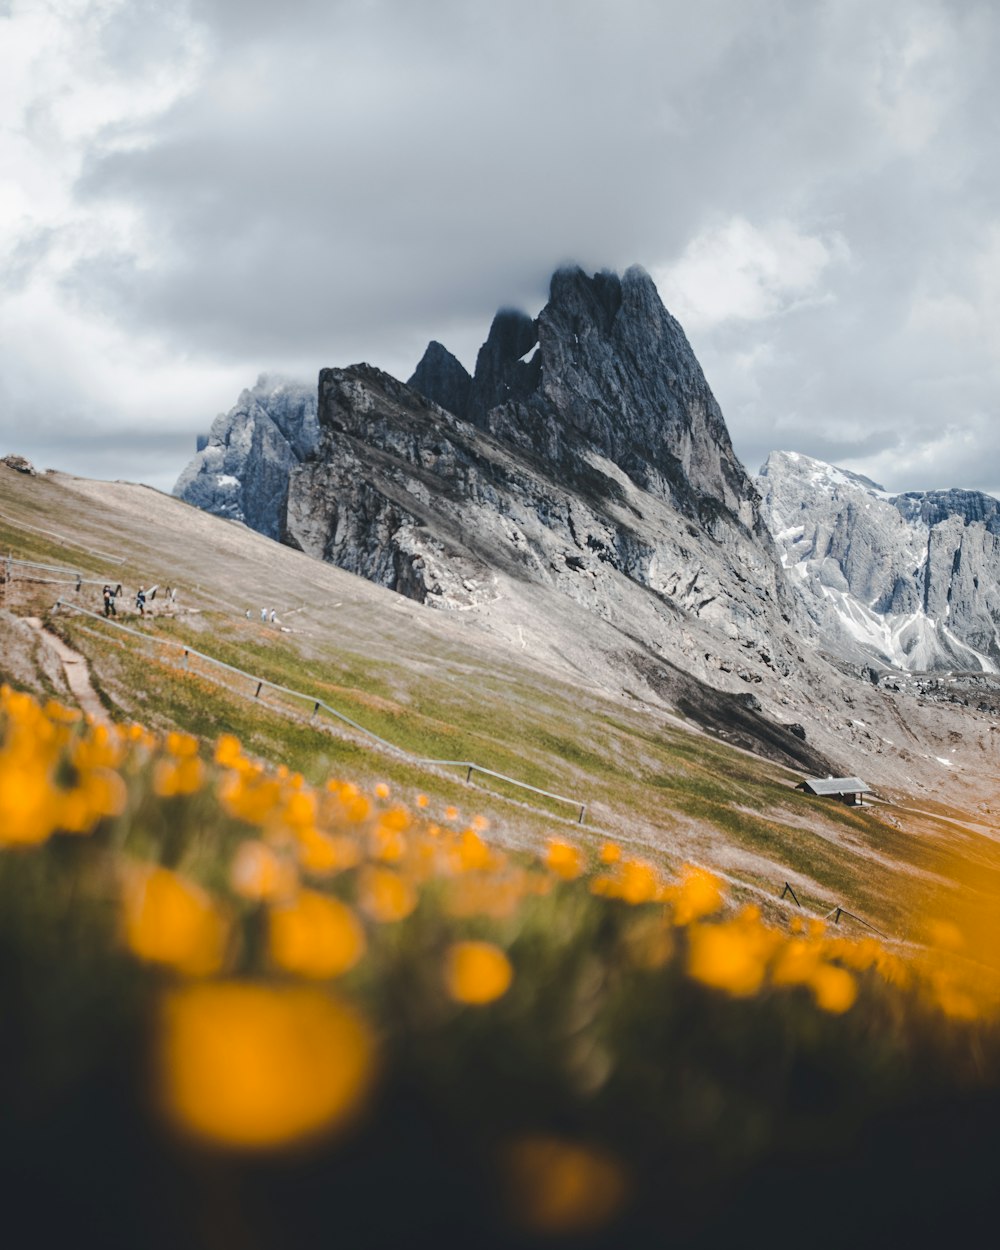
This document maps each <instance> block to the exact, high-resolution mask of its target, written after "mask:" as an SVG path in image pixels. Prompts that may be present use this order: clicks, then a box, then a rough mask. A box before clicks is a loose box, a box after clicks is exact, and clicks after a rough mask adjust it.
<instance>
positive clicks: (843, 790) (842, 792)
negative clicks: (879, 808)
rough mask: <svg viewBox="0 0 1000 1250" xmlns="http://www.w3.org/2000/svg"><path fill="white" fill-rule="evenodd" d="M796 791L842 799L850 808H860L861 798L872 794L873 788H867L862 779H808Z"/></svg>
mask: <svg viewBox="0 0 1000 1250" xmlns="http://www.w3.org/2000/svg"><path fill="white" fill-rule="evenodd" d="M795 788H796V790H805V792H806V794H818V795H821V796H822V797H823V798H827V799H840V801H841V803H846V804H847V805H848V807H855V806H857V807H860V806H861V804H862V798H861V796H862V795H863V794H871V792H872V788H871V786H866V785H865V783H864V782H863V781H862V780H861V778H860V777H807V778H806V780H805V781H800V782H799V784H798V785H797V786H796V787H795Z"/></svg>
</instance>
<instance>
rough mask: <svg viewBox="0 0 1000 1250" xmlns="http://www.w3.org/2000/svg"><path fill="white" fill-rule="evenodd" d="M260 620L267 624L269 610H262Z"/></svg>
mask: <svg viewBox="0 0 1000 1250" xmlns="http://www.w3.org/2000/svg"><path fill="white" fill-rule="evenodd" d="M260 619H261V620H262V621H265V622H266V621H267V608H261V610H260Z"/></svg>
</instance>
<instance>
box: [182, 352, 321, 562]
mask: <svg viewBox="0 0 1000 1250" xmlns="http://www.w3.org/2000/svg"><path fill="white" fill-rule="evenodd" d="M318 436H319V424H318V421H317V416H316V391H315V389H314V388H313V387H307V386H304V385H303V384H302V383H299V382H291V381H288V380H287V379H283V378H274V377H269V376H267V375H262V376H261V377H260V378H258V379H257V383H256V385H255V386H254V387H253V388H252V389H250V390H246V391H244V392H243V393H242V394H241V395H240V397H239V400H238V402H237V403H236V405H235V406H234V407H233V408H231V409H230V410H229V412H227V413H223V414H220V415H219V416H218V417H216V419H215V421H214V422H213V423H212V429H211V432H210V433H209V436H208V443H207V445H206V446H205V447H204V448H203V449H202V450H201V451H199V452H198V453H197V454H196V455H195V457H194V459H193V460H192V461H191V463H190V464H189V465H188V466H187V468H186V469H185V470H184V472H183V473H182V474H181V476H180V477H179V478H178V480H177V484H176V486H175V487H174V494H175V495H177V496H178V497H179V498H181V499H185V500H187V502H188V503H191V504H194V505H195V506H196V507H199V508H204V509H205V511H206V512H214V513H215V514H216V515H217V516H223V517H228V518H229V519H230V520H234V521H242V522H243V523H244V524H246V525H249V526H250V527H251V529H255V530H259V531H260V532H261V533H262V534H267V535H268V537H270V538H278V537H279V536H280V534H281V531H282V527H283V524H284V516H285V505H286V503H287V498H288V475H289V473H290V472H291V470H292V468H293V467H294V466H295V465H297V464H299V463H301V461H302V460H304V459H305V458H306V457H307V456H309V455H311V454H312V453H313V452H314V451H315V449H316V443H317V439H318Z"/></svg>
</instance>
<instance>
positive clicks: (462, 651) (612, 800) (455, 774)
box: [0, 470, 1000, 938]
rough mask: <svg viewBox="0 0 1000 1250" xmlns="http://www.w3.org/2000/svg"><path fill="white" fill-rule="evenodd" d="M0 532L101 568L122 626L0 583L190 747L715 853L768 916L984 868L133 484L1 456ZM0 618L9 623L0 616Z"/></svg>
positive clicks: (35, 681)
mask: <svg viewBox="0 0 1000 1250" xmlns="http://www.w3.org/2000/svg"><path fill="white" fill-rule="evenodd" d="M0 544H2V549H3V550H4V551H5V552H9V553H11V554H13V555H14V556H15V557H17V558H20V559H23V560H33V561H39V562H41V563H48V564H52V565H63V566H66V567H67V568H70V569H72V570H74V571H77V572H79V573H80V574H81V575H82V576H83V577H84V578H91V579H94V580H95V581H97V582H101V581H103V580H111V581H114V582H118V581H121V582H122V583H123V585H124V587H125V594H124V595H123V597H122V599H121V601H120V608H121V615H120V617H119V618H118V620H119V621H120V622H121V623H123V624H128V625H129V626H131V627H133V628H138V629H139V630H140V631H141V634H142V638H141V639H137V638H135V637H133V636H131V635H129V634H126V633H124V632H123V631H118V630H116V629H115V628H114V627H113V625H110V624H105V623H104V622H103V621H95V620H93V619H92V618H90V617H85V616H82V615H77V614H75V613H73V612H70V611H66V610H65V609H64V610H61V611H59V612H53V610H52V609H53V604H54V602H55V600H56V599H57V598H59V597H62V598H63V599H64V600H65V601H66V602H67V603H70V604H79V605H81V606H85V607H88V608H90V609H92V610H94V609H96V608H97V607H98V606H99V603H100V593H99V592H100V587H99V585H95V586H88V585H84V586H83V587H82V588H81V590H80V591H79V592H78V591H77V590H76V582H75V578H74V577H73V576H72V575H69V576H67V578H66V579H65V580H63V581H60V580H59V578H60V576H61V575H59V574H54V573H50V572H43V571H37V570H35V571H32V570H22V569H15V579H14V581H13V582H12V583H11V584H10V585H9V586H7V587H6V589H5V599H4V604H3V606H4V608H5V609H6V610H7V612H9V613H11V614H20V615H25V614H27V613H37V614H38V615H40V616H41V617H42V618H43V619H44V620H45V621H46V622H47V623H48V625H49V626H50V627H51V628H52V629H54V630H56V631H57V632H58V633H59V635H60V636H61V637H63V638H64V639H65V640H66V641H67V642H68V643H70V644H71V645H72V646H73V647H74V648H75V649H76V650H77V651H79V652H80V653H81V654H83V655H84V656H86V658H87V660H88V663H89V665H90V669H91V675H92V681H93V684H94V686H95V688H96V689H97V691H98V692H99V694H100V695H101V697H102V699H103V700H104V702H105V705H106V706H107V708H108V710H109V712H110V714H111V715H112V717H113V718H116V719H119V720H121V721H127V720H129V719H136V720H138V721H140V722H141V723H143V724H147V725H149V726H151V727H153V728H155V729H160V730H164V731H166V730H169V729H171V728H175V727H176V728H180V729H183V730H184V731H186V732H189V733H191V734H194V735H195V736H196V737H197V738H198V739H199V740H201V741H202V742H203V743H205V744H206V745H207V744H210V743H212V742H214V740H215V738H216V737H217V736H218V735H219V733H221V732H223V731H230V732H234V733H236V734H237V735H238V736H239V738H240V739H241V741H242V742H243V743H244V744H245V746H246V747H247V749H248V750H250V751H252V752H254V753H256V754H258V755H260V756H261V757H263V758H265V759H268V760H271V761H274V762H280V763H284V764H286V765H287V766H288V767H290V768H293V769H295V770H298V771H300V772H302V773H303V774H304V776H306V777H307V778H308V779H309V780H310V781H312V782H315V783H320V782H322V781H323V780H325V779H326V778H327V777H329V776H331V775H346V776H349V777H351V778H352V779H356V780H358V781H360V782H362V783H368V784H374V783H376V782H378V781H383V780H384V781H387V782H390V783H391V784H392V785H393V786H395V787H402V789H403V790H404V791H405V792H406V793H408V794H410V795H415V794H416V793H418V792H424V793H426V794H428V795H429V796H431V797H432V798H433V799H434V800H435V802H438V803H440V804H442V805H446V804H458V805H460V806H463V807H466V808H468V807H472V806H474V807H475V808H476V810H479V811H482V812H483V814H484V815H485V816H487V817H488V818H489V819H490V820H491V822H492V824H493V827H494V828H495V829H497V830H500V831H501V832H499V833H498V834H497V835H496V836H499V837H501V838H503V840H504V841H506V842H508V843H510V844H516V845H523V846H538V845H540V844H541V843H542V842H543V841H544V839H545V837H546V836H547V835H548V834H549V833H550V832H551V831H552V830H553V829H563V830H569V831H571V832H573V834H574V836H575V837H576V838H577V839H578V840H579V841H580V843H581V844H582V845H585V846H588V845H589V846H593V845H595V844H596V843H597V842H599V841H600V839H602V838H604V837H606V836H613V837H615V838H617V839H619V840H621V841H622V842H623V843H624V844H626V845H628V846H631V847H633V848H635V850H636V851H637V852H641V853H642V854H643V855H647V856H651V857H652V858H653V859H655V860H656V862H658V863H659V864H661V865H662V866H663V867H664V868H666V869H670V868H673V867H676V866H677V865H678V864H679V863H681V862H683V861H685V860H695V861H697V862H700V863H704V864H706V865H708V866H710V867H713V868H715V869H717V870H718V871H721V872H723V873H724V874H725V875H726V877H727V878H729V879H730V880H731V881H732V883H733V886H734V888H735V890H736V894H737V897H745V898H750V897H753V898H756V899H758V901H761V902H762V903H764V905H765V906H766V907H767V908H768V909H769V910H771V911H773V912H774V913H775V914H787V913H788V911H789V908H792V910H794V908H793V907H792V905H791V904H789V903H788V902H785V903H780V904H779V903H778V901H777V896H778V895H779V894H780V892H781V889H782V887H783V885H784V883H785V881H789V882H790V883H791V884H792V886H793V888H794V889H795V892H796V895H797V897H798V899H799V900H800V902H801V903H802V904H803V906H804V908H805V909H806V910H807V911H809V912H811V913H813V914H824V913H826V912H827V911H829V910H830V909H831V908H833V907H834V906H836V905H838V904H840V905H842V906H844V907H846V908H847V909H848V910H849V911H850V912H853V913H855V914H857V915H859V916H861V917H863V918H865V919H867V920H868V921H870V922H871V923H872V924H874V925H875V926H876V927H877V928H879V929H880V930H883V931H885V932H887V933H890V934H892V935H894V936H900V937H904V938H919V936H920V926H921V924H922V923H923V920H924V917H925V916H926V915H927V914H928V910H931V911H935V912H936V911H943V912H945V913H947V911H948V909H949V908H953V907H954V905H955V896H956V890H957V889H958V888H959V887H958V886H957V885H956V883H955V881H954V876H955V873H954V871H953V864H954V862H955V860H956V855H957V853H959V852H960V854H961V856H962V857H963V858H964V859H965V860H969V859H970V858H971V859H972V861H974V862H976V863H977V864H978V865H979V868H980V878H979V879H980V880H982V881H984V882H989V881H991V880H992V878H993V877H994V876H995V875H996V873H997V872H1000V851H998V849H997V847H996V844H995V843H994V842H993V841H992V840H991V839H990V838H988V837H979V836H977V835H976V834H975V833H974V832H973V831H971V830H966V831H963V830H959V829H957V828H956V827H954V826H950V825H948V824H946V823H943V822H935V821H934V820H932V819H931V818H929V817H925V816H921V817H917V816H913V817H907V818H906V820H905V823H904V822H902V821H900V820H899V818H898V817H890V818H888V819H887V817H886V813H885V812H884V811H883V810H881V809H879V808H875V807H866V808H864V809H861V810H848V809H846V808H843V807H841V806H839V805H836V804H831V803H828V802H822V801H819V800H816V799H814V798H809V797H806V796H804V795H802V794H799V793H797V792H796V791H795V790H794V788H793V786H794V783H795V782H796V781H797V780H798V777H796V776H795V775H794V774H792V773H790V772H788V771H787V770H785V769H782V768H780V767H778V766H775V765H773V764H769V763H768V762H766V761H764V760H761V759H759V758H756V757H754V756H751V755H749V754H747V753H745V752H740V751H736V750H733V749H731V748H729V747H727V746H725V745H724V744H722V743H720V742H718V741H715V740H713V739H712V738H710V737H708V736H706V735H705V734H702V733H699V732H696V731H695V729H694V727H692V726H687V725H685V724H684V723H683V721H682V719H681V718H679V717H678V716H676V715H672V714H670V712H669V710H666V709H663V708H662V707H657V706H655V705H653V704H645V703H637V702H636V701H635V700H634V699H632V700H629V699H626V698H620V699H610V698H609V697H607V695H605V694H602V693H601V692H599V691H595V690H593V689H590V688H588V687H587V686H586V684H582V683H581V682H579V681H577V680H575V679H573V678H572V676H571V675H570V674H567V673H564V672H558V671H553V670H552V669H551V668H550V667H547V666H545V665H543V664H541V663H539V662H538V660H537V659H536V658H535V657H532V656H531V655H525V654H523V653H518V651H517V650H516V649H515V648H512V647H510V646H509V645H506V644H505V643H503V642H502V641H498V640H494V639H491V638H490V637H489V636H487V635H485V634H484V632H483V631H482V630H477V629H475V628H473V627H472V626H471V625H470V624H469V623H468V622H466V621H464V620H463V619H461V618H460V617H458V616H455V615H448V614H444V613H440V612H435V611H433V610H431V609H428V608H423V607H420V606H419V605H415V604H412V603H410V602H408V601H405V600H403V599H401V598H400V597H399V596H396V595H393V594H391V593H390V592H386V591H383V590H381V589H379V588H377V587H374V586H371V585H369V584H368V583H366V582H364V581H362V580H360V579H357V578H354V577H351V576H350V575H347V574H344V573H342V572H340V571H339V570H337V569H333V568H330V567H328V566H324V565H320V564H317V563H315V562H313V561H310V560H308V559H307V558H306V557H304V556H302V555H300V554H299V553H296V552H294V551H290V550H288V549H286V548H283V547H280V546H279V545H277V544H274V543H272V542H269V541H268V540H267V539H264V538H263V537H261V536H259V535H256V534H253V533H250V532H249V531H247V530H245V529H244V528H243V527H241V526H236V525H233V524H230V523H227V522H224V521H221V520H218V519H217V518H213V517H210V516H207V515H205V514H203V513H200V512H197V511H196V510H194V509H192V508H190V507H188V506H187V505H184V504H181V503H179V502H177V501H175V500H172V499H170V498H168V497H166V496H163V495H160V494H158V493H157V492H154V491H150V490H148V488H143V487H135V486H129V485H126V484H119V483H103V484H102V483H87V482H81V481H78V480H76V479H72V478H65V477H62V476H59V475H46V476H44V477H39V478H25V477H22V476H20V475H18V474H15V473H12V472H9V471H6V470H5V471H4V473H3V474H2V476H0ZM96 553H103V554H96ZM112 555H114V556H115V559H116V560H119V561H120V563H116V562H113V561H112V560H111V559H109V558H108V557H110V556H112ZM31 577H37V578H53V579H54V580H53V581H42V580H29V579H30V578H31ZM140 582H142V583H144V584H146V585H147V586H149V585H151V584H153V583H158V584H159V585H160V586H161V587H162V586H165V585H168V584H169V585H171V586H173V587H175V588H176V591H177V604H178V610H177V613H176V614H175V615H165V614H163V613H162V611H157V609H158V608H159V605H160V603H161V602H162V596H161V599H159V600H158V601H157V602H156V603H154V604H153V608H154V614H153V615H151V616H148V617H146V618H145V619H142V620H140V619H138V618H137V617H136V616H135V615H134V613H133V612H132V610H131V604H132V601H133V596H134V591H135V588H136V586H137V585H138V584H139V583H140ZM261 606H265V607H267V608H270V607H272V606H273V607H275V608H276V609H277V611H278V614H279V618H280V622H281V623H282V625H283V626H284V628H283V629H282V628H279V627H274V626H271V625H270V624H266V625H265V624H262V623H261V622H260V612H259V608H260V607H261ZM248 608H249V609H250V613H251V615H250V619H249V620H248V619H247V617H246V615H245V613H246V610H247V609H248ZM6 628H7V633H8V637H10V638H12V637H13V636H12V634H11V629H10V621H9V620H8V623H7V626H6ZM183 646H188V647H190V648H194V649H197V650H199V651H201V652H204V653H205V654H207V655H210V656H212V657H215V658H216V659H218V660H220V661H222V662H224V663H226V664H229V665H232V666H233V667H235V668H238V669H241V670H244V671H246V672H248V673H250V674H252V675H253V676H254V678H257V679H265V680H267V681H269V682H273V683H276V684H278V685H282V686H287V687H290V688H292V689H294V690H298V691H303V692H305V693H307V694H309V695H310V696H312V697H313V698H314V699H318V700H322V701H324V702H326V703H328V704H330V705H331V706H333V707H335V708H336V709H338V710H339V711H340V712H342V713H343V714H344V715H346V716H348V717H350V718H351V719H353V720H355V721H357V722H358V723H359V724H361V725H363V726H364V727H366V728H367V729H369V730H371V731H372V732H373V733H375V734H378V735H379V736H381V737H383V738H385V739H388V740H389V741H390V742H391V743H393V744H395V745H396V746H398V747H399V748H400V749H401V750H400V752H393V751H388V750H385V749H383V748H381V747H379V746H377V745H376V744H373V743H372V742H371V741H370V740H366V739H365V737H364V736H362V735H359V734H357V733H354V732H353V731H350V730H347V729H345V728H344V727H343V726H338V725H337V724H336V723H335V722H332V721H331V720H330V719H329V718H325V717H323V716H320V717H319V718H317V721H316V722H315V723H310V717H309V713H310V711H311V705H310V704H309V703H303V702H302V701H297V700H290V699H287V698H282V697H280V696H277V695H275V693H274V692H273V691H271V690H270V689H268V688H265V689H264V690H263V691H262V697H261V698H259V699H254V698H253V697H251V696H253V694H254V692H255V690H256V682H255V681H251V680H248V679H244V678H239V677H235V676H233V675H232V674H226V673H224V672H223V671H222V670H220V669H217V668H213V667H211V666H204V665H198V664H197V663H196V662H195V661H193V660H191V659H189V660H188V669H187V671H185V670H184V669H183V668H182V664H183V653H182V647H183ZM5 650H8V651H9V652H10V653H11V654H13V648H12V647H9V648H5ZM25 664H26V668H25V665H22V666H21V667H20V669H18V667H17V666H13V667H14V669H15V671H9V672H8V674H7V676H8V678H10V679H12V680H13V681H14V684H15V685H23V686H33V688H34V689H35V690H37V691H38V692H39V693H41V694H44V695H47V694H51V693H53V689H52V685H53V683H52V680H51V678H50V677H47V676H46V673H45V671H44V669H43V668H42V666H41V665H40V664H38V663H37V662H34V663H32V662H31V661H30V658H29V659H28V660H26V661H25ZM26 669H27V670H30V672H31V674H33V675H28V672H27V671H26ZM220 682H221V683H222V684H220ZM404 752H405V753H408V755H409V756H410V757H413V756H416V757H420V758H427V757H430V758H438V759H442V758H443V759H450V760H469V761H475V762H476V763H478V764H480V765H482V766H483V767H485V768H488V769H491V770H493V771H495V772H499V773H503V774H506V775H508V776H510V777H513V778H516V779H517V780H519V781H522V782H525V783H527V784H528V785H531V786H534V787H537V788H539V789H542V790H547V791H551V792H554V793H556V794H559V795H565V796H568V797H571V798H574V799H577V800H578V801H579V802H580V803H581V804H585V805H586V820H585V822H584V825H583V826H582V827H580V828H579V829H576V830H573V829H572V826H573V822H574V821H575V819H576V815H577V812H576V810H575V809H574V808H573V807H571V806H570V805H567V804H560V803H556V802H553V801H552V800H549V799H545V798H542V797H540V796H537V795H533V794H531V793H530V792H527V791H524V790H519V789H517V788H515V787H512V786H509V785H507V784H506V783H504V782H502V781H496V780H493V779H490V778H488V777H485V776H483V775H482V774H476V775H475V787H474V788H470V787H467V786H466V785H465V784H464V779H465V770H463V769H460V768H454V769H441V768H431V769H428V768H425V767H421V766H417V765H416V764H414V763H413V762H412V759H410V758H407V755H406V754H403V753H404ZM976 888H978V886H977V887H976Z"/></svg>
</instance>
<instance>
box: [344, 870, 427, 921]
mask: <svg viewBox="0 0 1000 1250" xmlns="http://www.w3.org/2000/svg"><path fill="white" fill-rule="evenodd" d="M416 905H417V892H416V890H415V889H414V888H413V886H412V885H411V883H410V882H409V881H407V880H406V878H405V877H401V876H400V875H399V873H398V872H393V871H392V869H390V868H375V867H369V868H366V869H365V870H364V871H363V872H362V874H361V876H360V877H359V879H358V906H359V907H360V908H361V910H362V911H363V912H364V913H365V915H366V916H370V917H371V919H372V920H376V921H378V922H379V923H380V924H391V923H393V922H394V921H397V920H405V919H406V917H407V916H408V915H409V914H410V913H411V912H412V911H413V909H414V908H415V907H416Z"/></svg>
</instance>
